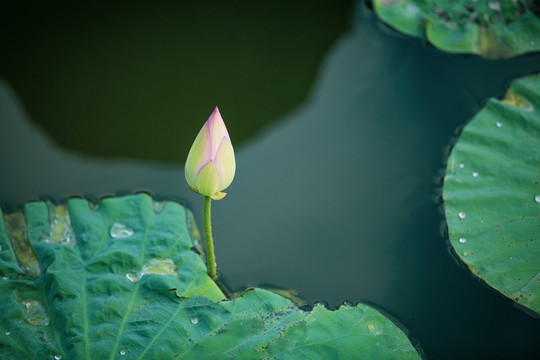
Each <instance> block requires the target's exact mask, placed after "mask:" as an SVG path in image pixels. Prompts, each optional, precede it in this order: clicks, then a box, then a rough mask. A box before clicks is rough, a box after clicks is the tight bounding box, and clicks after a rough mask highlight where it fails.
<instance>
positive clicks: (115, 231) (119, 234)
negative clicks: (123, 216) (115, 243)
mask: <svg viewBox="0 0 540 360" xmlns="http://www.w3.org/2000/svg"><path fill="white" fill-rule="evenodd" d="M110 232H111V236H112V237H113V238H115V239H120V238H127V237H130V236H131V235H133V230H131V229H130V228H128V227H127V226H126V225H124V224H122V223H119V222H115V223H114V224H113V226H111V231H110Z"/></svg>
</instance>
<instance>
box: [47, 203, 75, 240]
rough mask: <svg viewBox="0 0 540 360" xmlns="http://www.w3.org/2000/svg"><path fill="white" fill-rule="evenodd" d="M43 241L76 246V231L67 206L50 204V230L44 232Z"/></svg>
mask: <svg viewBox="0 0 540 360" xmlns="http://www.w3.org/2000/svg"><path fill="white" fill-rule="evenodd" d="M40 239H41V240H42V241H45V242H49V243H57V244H62V245H68V246H75V245H76V243H77V240H76V239H75V232H74V231H73V227H72V226H71V219H70V217H69V211H68V208H67V206H65V205H59V206H54V205H50V206H49V230H48V231H47V232H46V233H44V234H43V235H42V236H41V238H40Z"/></svg>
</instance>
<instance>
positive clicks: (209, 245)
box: [203, 196, 217, 280]
mask: <svg viewBox="0 0 540 360" xmlns="http://www.w3.org/2000/svg"><path fill="white" fill-rule="evenodd" d="M211 201H212V199H211V198H210V196H205V197H204V203H203V224H204V246H205V248H206V265H207V266H208V275H210V277H211V278H212V279H214V280H216V278H217V272H216V256H215V255H214V242H213V240H212V224H211V223H210V202H211Z"/></svg>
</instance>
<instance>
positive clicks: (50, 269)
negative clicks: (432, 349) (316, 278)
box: [0, 194, 419, 360]
mask: <svg viewBox="0 0 540 360" xmlns="http://www.w3.org/2000/svg"><path fill="white" fill-rule="evenodd" d="M67 210H68V211H64V209H62V208H58V207H54V206H52V205H50V204H46V203H43V202H33V203H29V204H27V205H26V206H25V209H24V216H23V215H21V214H19V215H17V216H19V220H21V221H19V222H18V226H19V231H21V232H24V233H26V234H28V240H29V244H30V245H31V248H32V249H33V252H34V254H35V258H36V264H38V267H37V268H38V269H40V271H41V272H40V274H41V275H40V276H39V277H37V278H33V277H30V276H29V274H27V273H26V272H25V271H24V270H23V268H24V266H23V265H24V264H23V263H21V262H20V261H17V258H16V257H15V256H14V253H13V249H14V248H13V247H12V246H13V245H12V244H13V243H14V241H17V240H16V239H14V238H13V237H11V236H10V235H11V234H12V230H10V231H9V232H7V231H6V228H5V226H4V221H6V223H10V221H9V219H10V218H11V217H12V216H13V215H4V221H0V302H1V303H2V306H3V311H2V312H0V330H1V333H0V358H2V359H4V358H6V359H9V358H14V359H15V358H16V359H48V358H50V359H53V358H54V359H100V360H101V359H174V358H179V359H261V358H265V359H266V358H277V359H285V358H286V359H340V358H343V359H345V358H346V359H349V358H370V359H418V358H419V355H418V352H417V351H416V349H415V348H414V347H413V346H412V345H411V343H410V341H409V339H408V338H407V336H406V335H405V334H404V333H403V332H402V331H401V330H400V329H399V327H397V326H396V325H395V324H394V323H393V322H392V321H390V320H389V319H387V318H386V317H385V316H383V315H382V314H380V313H379V312H378V311H376V310H375V309H373V308H370V307H369V306H367V305H364V304H358V305H357V306H354V307H353V306H343V307H341V308H340V309H338V310H335V311H329V310H327V309H325V308H324V307H322V306H315V307H314V308H313V310H312V311H309V312H307V311H304V310H302V309H300V308H298V307H297V306H296V305H295V304H294V303H293V302H291V301H290V300H288V299H286V298H284V297H282V296H280V295H278V294H275V293H273V292H270V291H267V290H263V289H251V290H248V291H247V292H246V293H245V294H244V295H242V296H240V297H238V298H235V299H233V300H227V299H226V297H225V295H224V294H223V293H222V292H221V290H220V289H219V287H218V286H217V285H216V284H215V283H214V282H213V281H212V280H211V279H210V278H209V277H208V275H207V273H206V267H205V264H204V263H203V261H202V259H201V257H200V255H199V254H198V253H197V252H196V251H193V249H194V248H195V247H194V242H193V241H194V239H193V236H197V232H196V231H195V229H196V228H194V226H193V217H192V215H191V214H190V213H189V211H187V210H186V209H185V208H184V207H183V206H182V205H180V204H178V203H174V202H170V201H169V202H161V203H157V204H156V202H153V200H152V199H151V198H150V196H148V195H146V194H139V195H132V196H126V197H121V198H108V199H105V200H102V201H101V202H100V203H99V205H98V206H97V207H96V206H92V205H91V204H90V203H89V202H87V201H86V200H83V199H71V200H69V202H68V207H67ZM67 215H68V217H66V216H67ZM55 219H56V220H58V219H63V220H62V221H61V224H58V222H57V221H55ZM68 219H69V220H68ZM24 222H26V229H25V227H24V226H23V224H24ZM61 237H70V241H67V240H66V241H64V240H65V239H61ZM72 238H73V239H76V242H75V241H72V240H73V239H72Z"/></svg>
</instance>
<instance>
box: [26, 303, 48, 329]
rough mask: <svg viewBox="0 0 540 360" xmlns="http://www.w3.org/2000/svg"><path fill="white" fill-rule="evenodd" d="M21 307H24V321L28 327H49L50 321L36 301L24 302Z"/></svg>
mask: <svg viewBox="0 0 540 360" xmlns="http://www.w3.org/2000/svg"><path fill="white" fill-rule="evenodd" d="M22 303H23V305H24V306H25V307H26V313H25V314H24V320H25V321H26V322H27V323H29V324H30V325H41V326H47V325H49V322H50V319H49V315H48V314H47V311H45V308H44V307H43V305H41V303H40V302H39V301H38V300H34V299H27V300H24V301H23V302H22Z"/></svg>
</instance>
